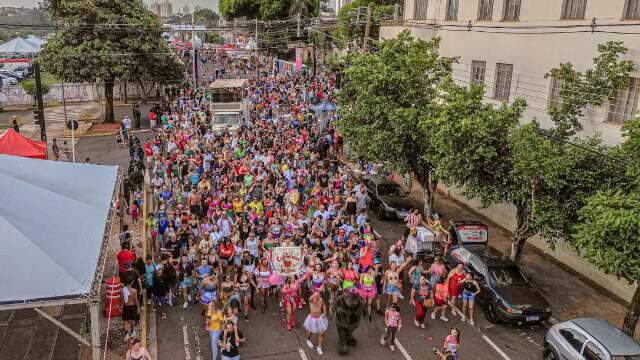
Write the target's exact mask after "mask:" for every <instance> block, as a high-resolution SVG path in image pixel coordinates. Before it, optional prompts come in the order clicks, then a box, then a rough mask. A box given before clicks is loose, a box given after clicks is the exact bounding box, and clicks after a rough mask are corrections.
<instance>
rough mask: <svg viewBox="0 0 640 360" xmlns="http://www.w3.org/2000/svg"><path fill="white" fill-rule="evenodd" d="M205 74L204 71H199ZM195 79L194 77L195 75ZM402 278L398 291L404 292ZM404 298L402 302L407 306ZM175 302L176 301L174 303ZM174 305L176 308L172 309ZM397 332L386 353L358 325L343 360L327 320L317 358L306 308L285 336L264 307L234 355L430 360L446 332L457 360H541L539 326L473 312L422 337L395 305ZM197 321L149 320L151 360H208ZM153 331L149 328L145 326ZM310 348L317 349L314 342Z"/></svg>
mask: <svg viewBox="0 0 640 360" xmlns="http://www.w3.org/2000/svg"><path fill="white" fill-rule="evenodd" d="M205 67H210V64H207V65H206V66H205ZM201 75H202V73H201ZM150 135H151V133H150V132H148V131H146V132H145V131H143V132H139V133H137V136H138V137H139V138H140V139H141V140H142V141H144V140H145V139H146V138H147V137H149V136H150ZM76 149H77V153H78V156H79V158H80V159H85V158H87V157H89V158H90V159H91V162H92V163H100V164H108V165H120V166H123V167H125V168H126V166H128V153H127V148H126V147H124V146H120V145H117V144H116V143H115V140H114V138H113V137H112V136H107V137H92V138H83V139H80V140H78V145H77V147H76ZM370 217H371V223H372V225H373V227H374V228H375V229H376V231H377V232H379V233H380V235H381V236H382V238H383V249H388V248H389V246H390V245H391V243H393V242H395V241H396V240H397V239H399V238H400V237H401V235H402V232H403V230H404V223H402V222H401V221H397V220H380V219H378V218H376V217H375V216H374V215H373V214H370ZM406 277H407V276H406V275H405V289H409V286H408V285H407V279H406ZM408 295H409V294H408V291H405V297H406V298H408V297H409V296H408ZM178 301H181V299H180V298H179V299H178ZM179 305H182V303H181V302H180V304H179ZM400 306H401V314H402V322H403V328H402V329H401V331H400V332H399V334H398V341H399V344H400V346H398V348H397V349H396V352H395V353H392V352H391V351H390V350H389V348H388V347H382V346H381V345H380V343H379V339H380V336H381V335H382V334H383V332H384V320H383V318H382V316H380V315H377V314H374V316H373V319H372V322H371V323H368V322H367V320H366V319H365V318H364V317H363V320H362V322H361V323H360V326H359V327H358V329H357V330H356V332H355V337H356V338H357V340H358V344H357V346H356V347H355V348H352V349H351V352H350V353H349V355H347V356H346V357H341V356H339V355H338V354H337V345H338V339H337V331H336V328H335V323H334V321H333V318H332V317H330V318H329V329H330V330H329V331H328V334H327V338H326V340H325V345H324V355H323V356H320V355H318V354H317V352H316V351H315V349H310V348H308V347H307V345H306V342H305V336H306V332H305V331H304V329H303V328H302V325H301V324H302V323H303V322H304V319H305V317H306V315H307V313H308V307H305V308H303V309H301V310H298V311H297V324H298V327H296V328H294V329H293V330H292V331H288V330H287V329H286V323H285V317H284V313H283V312H282V310H281V309H280V308H279V307H278V306H277V304H275V303H274V300H273V299H270V301H269V307H268V309H267V312H266V313H265V314H261V313H260V312H259V311H257V312H252V313H250V315H249V319H250V321H248V322H246V321H244V320H240V325H239V326H240V329H241V331H242V332H243V333H244V334H245V336H246V338H247V342H246V343H245V344H243V345H242V346H241V348H240V354H241V358H242V359H265V360H271V359H273V360H276V359H278V360H297V359H301V360H307V359H338V358H351V359H371V360H372V359H376V360H386V359H406V360H413V359H416V360H417V359H421V360H422V359H435V358H436V357H435V355H434V354H433V351H432V349H433V348H434V347H435V348H438V349H440V348H441V347H442V343H443V340H444V338H445V337H446V335H447V333H448V331H449V329H450V328H452V327H456V328H458V329H459V330H460V332H461V348H460V353H459V355H460V357H459V358H460V359H473V360H497V359H503V360H534V359H535V360H537V359H540V358H542V342H543V338H544V333H545V328H544V327H543V326H533V327H532V326H526V327H523V326H513V325H506V324H498V325H493V324H491V323H489V322H488V321H487V320H486V319H485V318H484V316H483V315H482V311H481V308H479V306H478V305H476V317H475V326H471V325H470V324H469V323H467V322H462V321H460V318H459V317H452V316H450V315H448V317H449V322H443V321H441V320H431V318H430V313H429V314H428V315H427V317H426V329H418V328H416V327H414V325H413V316H414V310H413V308H412V307H411V306H410V305H409V304H408V300H400ZM204 325H205V324H204V318H203V317H202V315H201V308H200V306H199V305H196V306H193V305H192V306H190V307H189V308H188V309H183V308H182V306H178V305H176V306H174V307H173V308H170V309H168V311H167V318H166V319H161V318H160V316H157V317H156V324H155V326H156V332H155V333H156V338H157V354H158V355H157V359H158V360H174V359H186V360H204V359H211V357H212V356H211V345H210V339H209V335H208V333H207V332H206V331H205V326H204ZM150 326H154V324H150ZM313 342H314V343H317V339H316V338H315V337H314V338H313Z"/></svg>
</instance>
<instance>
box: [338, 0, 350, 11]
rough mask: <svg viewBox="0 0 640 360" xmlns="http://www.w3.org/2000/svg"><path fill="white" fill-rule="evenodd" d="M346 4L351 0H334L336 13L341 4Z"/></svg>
mask: <svg viewBox="0 0 640 360" xmlns="http://www.w3.org/2000/svg"><path fill="white" fill-rule="evenodd" d="M348 4H351V0H336V14H337V13H338V11H340V9H341V8H342V7H343V6H345V5H348Z"/></svg>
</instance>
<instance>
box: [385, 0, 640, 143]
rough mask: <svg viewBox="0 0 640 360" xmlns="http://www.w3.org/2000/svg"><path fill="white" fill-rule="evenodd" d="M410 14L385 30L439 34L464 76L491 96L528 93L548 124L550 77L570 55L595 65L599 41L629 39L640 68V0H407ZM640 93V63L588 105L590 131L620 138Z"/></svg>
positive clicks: (533, 111) (533, 110)
mask: <svg viewBox="0 0 640 360" xmlns="http://www.w3.org/2000/svg"><path fill="white" fill-rule="evenodd" d="M402 17H403V19H402V20H400V21H398V22H395V23H392V22H390V23H387V24H385V25H388V26H383V27H382V29H381V31H380V37H381V38H388V37H393V36H395V35H396V34H397V33H398V32H400V31H402V30H403V29H405V28H408V29H410V30H411V32H412V33H413V34H414V35H415V36H417V37H419V38H422V39H428V38H431V37H433V36H439V37H440V38H442V43H441V54H442V56H446V57H456V58H457V63H456V64H454V76H455V79H456V81H457V82H458V83H460V84H469V83H471V82H472V81H474V82H479V83H483V84H484V85H485V87H486V93H485V96H486V99H487V101H490V102H495V103H499V102H500V101H503V100H505V101H513V100H514V99H515V98H516V97H523V98H524V99H525V100H527V103H528V105H529V110H528V111H527V114H526V116H525V118H527V119H532V118H536V119H538V120H539V121H541V122H542V124H543V125H544V124H545V123H546V124H548V125H550V123H549V122H548V121H549V117H548V115H547V109H548V108H549V105H550V104H552V103H553V101H554V100H556V98H555V97H554V94H555V93H554V91H555V87H554V86H553V85H554V84H552V81H551V79H545V77H544V75H545V74H546V73H547V72H548V71H549V70H550V69H551V68H553V67H557V66H558V65H559V64H560V63H562V62H570V63H572V64H573V65H574V67H575V68H576V69H577V70H579V71H583V70H585V69H588V68H589V67H591V66H592V64H593V63H592V59H593V57H595V56H596V55H597V46H598V44H601V43H604V42H606V41H611V40H613V41H622V42H624V45H625V46H626V47H627V48H628V49H629V51H628V53H627V55H626V59H629V60H633V61H634V62H635V63H636V66H637V67H638V68H640V0H405V3H404V10H403V14H402ZM579 95H580V94H576V96H579ZM639 95H640V71H638V69H636V71H635V72H634V73H632V79H631V81H630V87H629V88H627V89H625V90H622V91H619V92H618V93H617V94H615V95H614V97H613V99H611V100H612V101H609V102H607V103H606V104H605V105H604V106H602V107H598V108H590V109H587V110H586V111H585V114H586V116H585V117H584V119H583V125H584V134H586V135H593V134H596V133H599V134H601V136H602V137H603V139H604V141H605V142H607V143H617V142H619V141H620V128H621V126H622V124H623V123H624V122H625V121H627V120H629V119H630V118H632V117H634V116H638V108H639V107H638V97H639Z"/></svg>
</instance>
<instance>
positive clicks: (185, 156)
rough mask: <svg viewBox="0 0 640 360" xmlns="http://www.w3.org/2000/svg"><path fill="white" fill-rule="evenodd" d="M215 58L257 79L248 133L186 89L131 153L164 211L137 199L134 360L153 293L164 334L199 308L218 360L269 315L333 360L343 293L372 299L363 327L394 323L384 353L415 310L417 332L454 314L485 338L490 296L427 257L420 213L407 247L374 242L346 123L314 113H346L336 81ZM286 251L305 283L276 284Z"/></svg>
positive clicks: (128, 262)
mask: <svg viewBox="0 0 640 360" xmlns="http://www.w3.org/2000/svg"><path fill="white" fill-rule="evenodd" d="M209 56H210V57H209V58H208V59H207V61H211V62H215V63H216V64H223V65H224V66H225V67H226V68H227V69H231V71H230V73H239V72H240V71H242V72H246V71H247V68H248V69H249V70H251V75H250V80H249V85H248V88H247V89H246V90H247V100H248V102H249V104H250V112H249V114H245V119H244V123H243V124H242V126H241V127H240V129H239V130H238V131H237V132H233V133H229V132H225V131H223V132H221V133H215V132H213V130H212V129H211V126H210V115H211V114H210V108H209V103H208V102H207V101H206V100H205V99H204V96H203V94H202V93H201V92H196V93H193V92H192V91H191V90H190V89H184V90H182V91H181V93H180V94H177V96H175V97H171V98H167V99H166V100H165V102H164V104H163V106H160V107H158V108H157V109H154V112H153V114H150V115H151V116H150V118H151V125H152V131H153V135H154V136H153V138H152V139H151V140H148V141H146V142H145V143H140V142H139V140H137V139H131V140H130V141H131V143H132V144H131V148H132V151H131V156H132V167H133V168H134V169H133V170H132V171H133V172H135V171H136V170H140V171H146V173H147V174H148V175H149V179H150V183H151V187H152V188H153V191H152V193H153V206H152V208H150V209H148V212H147V213H142V209H143V203H142V202H143V196H142V192H141V189H140V187H138V186H131V187H130V188H128V190H127V192H128V194H127V203H128V213H129V214H130V216H131V221H132V222H134V223H135V222H138V221H141V222H145V224H146V228H147V229H148V233H147V236H148V237H149V238H150V239H151V244H152V246H151V248H152V253H153V255H151V254H150V255H148V256H147V258H146V259H137V258H136V256H135V254H134V253H133V252H132V251H131V250H130V248H131V246H132V245H131V242H130V237H128V236H127V235H126V234H125V235H123V236H122V237H121V245H122V250H121V251H120V252H119V253H118V255H117V257H118V263H119V271H120V273H121V274H124V275H126V274H130V273H135V274H137V275H136V276H122V275H121V276H122V279H123V283H124V285H125V286H126V287H125V289H124V291H123V296H124V309H123V320H125V322H124V323H125V325H124V326H125V331H127V332H128V339H129V338H130V341H131V342H132V344H133V343H135V345H134V346H133V347H132V348H131V350H130V352H129V353H128V355H127V356H128V359H140V358H143V357H148V353H147V352H146V350H145V349H142V348H140V346H139V344H138V340H135V337H134V336H133V334H132V333H130V332H132V330H133V328H134V327H135V324H136V322H137V321H138V320H139V312H140V309H141V307H143V306H145V304H142V303H141V302H140V300H139V296H138V295H139V294H141V293H142V292H143V291H146V293H147V295H148V298H149V301H150V303H149V304H148V305H149V306H151V307H152V309H153V311H156V314H157V315H158V316H159V317H160V320H159V321H162V319H163V318H165V317H166V314H167V311H179V310H178V309H171V310H169V308H171V307H172V306H173V307H182V308H185V309H186V308H189V307H193V306H196V307H199V308H200V309H201V310H200V311H201V312H202V316H203V323H204V324H205V326H206V329H207V331H208V332H209V334H210V338H211V348H212V350H213V360H216V358H217V354H218V353H220V355H221V356H222V359H223V360H224V359H239V358H240V352H241V347H242V344H243V343H244V342H245V341H251V339H249V338H246V337H245V336H244V334H243V331H242V329H243V328H245V327H249V326H251V321H250V320H251V319H252V318H253V317H258V316H262V314H264V313H265V311H266V310H267V309H268V308H269V307H278V308H281V311H282V314H283V317H284V319H285V321H284V324H285V325H281V324H280V323H279V322H278V323H277V324H274V326H286V328H287V329H288V330H291V331H304V332H305V333H306V343H307V345H308V346H309V348H312V349H313V348H315V351H317V353H318V354H320V355H322V354H323V352H324V351H325V350H324V335H325V333H326V332H327V331H328V329H329V326H330V322H331V321H332V316H331V315H332V314H334V312H335V311H336V308H335V306H336V299H337V298H338V296H339V295H340V294H341V293H343V292H349V293H352V294H353V293H355V294H358V295H359V296H360V297H361V298H362V300H363V302H364V304H365V306H364V310H363V325H361V326H366V323H367V322H371V321H372V318H373V317H375V316H380V317H382V318H383V319H384V324H385V333H384V334H380V343H381V344H382V345H383V346H388V347H389V348H390V350H391V351H395V342H394V339H395V336H397V334H398V332H399V331H401V329H402V327H403V326H404V325H405V324H402V321H401V318H400V313H399V311H400V307H399V306H398V302H399V301H408V302H409V303H410V304H412V306H413V309H414V310H415V317H414V322H413V324H410V325H413V326H416V327H418V328H425V326H427V325H428V320H429V319H430V321H432V322H434V323H435V322H436V321H437V322H439V323H440V325H438V326H446V325H445V322H447V321H448V318H447V315H448V314H451V315H452V316H460V317H461V319H462V320H463V321H464V320H468V321H469V322H470V323H471V324H473V308H474V298H475V295H476V294H477V293H478V292H479V291H480V288H479V286H478V283H477V282H476V281H475V280H474V279H473V277H472V276H471V275H470V274H465V272H464V270H463V269H462V266H459V267H456V268H454V269H452V270H451V271H447V269H446V268H445V265H444V263H443V260H442V259H440V258H437V257H436V258H435V259H434V261H433V262H432V263H431V262H427V261H426V260H422V259H416V258H415V257H414V255H415V252H414V250H413V249H412V247H413V244H414V243H415V236H416V231H415V229H416V227H417V226H419V225H421V224H423V222H422V215H421V214H420V213H419V212H418V211H417V210H415V211H412V212H411V213H410V214H409V215H408V216H407V218H406V219H405V222H406V226H407V228H406V232H405V236H404V237H403V238H401V239H398V241H397V242H394V243H393V245H392V246H391V247H390V248H384V247H383V245H382V242H381V239H380V238H378V237H377V235H376V232H375V231H374V230H373V229H372V226H371V224H370V222H369V218H368V216H369V215H368V210H369V196H368V194H367V189H366V187H365V185H364V183H363V182H362V181H361V179H360V178H359V175H358V174H356V173H355V172H354V171H352V170H350V169H349V167H347V166H344V165H343V164H342V163H341V154H342V145H343V139H342V138H341V136H340V134H339V132H338V131H337V129H336V128H335V127H334V122H333V120H335V115H330V118H329V122H328V124H327V125H326V126H325V124H323V123H321V122H320V121H319V119H318V118H317V116H316V113H315V112H314V111H313V105H314V104H317V103H319V102H321V101H325V100H327V101H332V100H333V98H334V95H335V91H336V90H335V81H336V79H335V76H334V75H332V74H330V73H322V74H318V75H317V76H309V75H301V74H288V73H286V74H282V73H281V74H278V73H276V72H275V71H272V69H270V68H268V67H266V66H265V64H260V63H259V62H258V61H257V60H256V59H255V58H254V59H253V60H252V62H250V63H248V64H245V63H242V67H240V63H239V62H235V61H232V60H230V59H229V58H227V57H226V56H224V55H222V56H221V55H209ZM260 69H262V70H264V71H257V72H256V71H255V70H260ZM228 73H229V72H228ZM256 74H258V75H256ZM205 76H207V77H205V78H209V77H210V79H214V78H216V77H219V76H222V72H221V71H218V70H216V73H211V74H205ZM127 129H128V127H127ZM128 136H129V134H125V137H128ZM123 141H126V140H123ZM137 176H138V178H139V176H140V173H138V175H137ZM427 225H430V226H429V227H430V228H431V229H432V230H433V231H434V232H435V233H436V236H437V238H438V240H439V241H440V242H441V243H442V244H441V245H442V246H443V247H444V246H446V242H447V238H448V234H447V231H446V230H445V229H444V228H443V227H442V225H441V224H440V223H439V221H438V220H434V221H433V222H429V224H427ZM279 247H293V248H298V249H300V251H301V257H302V258H303V261H302V262H301V266H300V268H299V270H298V271H297V273H296V274H294V275H290V276H282V275H280V274H279V273H278V272H277V271H276V269H275V266H274V261H275V260H274V259H273V256H272V255H273V251H274V249H275V248H279ZM134 269H135V271H134ZM407 284H408V285H407ZM407 287H409V288H408V289H407ZM403 294H404V295H403ZM405 296H407V298H406V299H405ZM298 311H303V312H307V313H308V315H307V316H306V320H305V321H304V322H303V323H302V324H296V317H295V313H296V312H298ZM429 312H430V316H428V315H427V314H428V313H429ZM298 329H300V330H298ZM460 346H461V342H460V332H459V330H458V329H456V328H452V329H451V330H450V333H449V335H448V336H447V337H446V339H443V344H442V349H440V354H441V357H442V358H443V359H458V358H459V357H458V351H459V348H460Z"/></svg>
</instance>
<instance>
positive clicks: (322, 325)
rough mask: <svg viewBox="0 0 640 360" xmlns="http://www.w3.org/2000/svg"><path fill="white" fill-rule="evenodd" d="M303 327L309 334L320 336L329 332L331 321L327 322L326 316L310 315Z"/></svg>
mask: <svg viewBox="0 0 640 360" xmlns="http://www.w3.org/2000/svg"><path fill="white" fill-rule="evenodd" d="M303 326H304V328H305V329H306V330H307V331H308V332H310V333H312V334H319V333H323V332H326V331H327V329H328V328H329V320H327V317H326V316H324V315H321V316H319V317H313V316H311V314H309V315H307V318H306V319H305V320H304V324H303Z"/></svg>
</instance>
